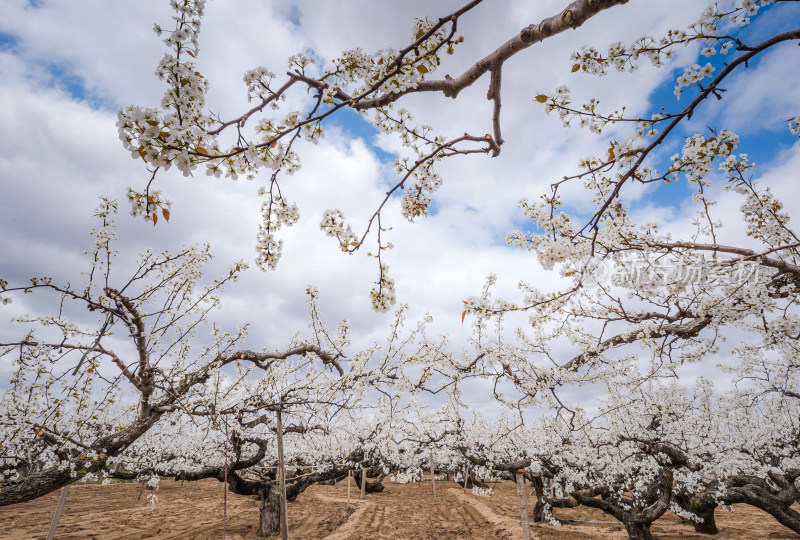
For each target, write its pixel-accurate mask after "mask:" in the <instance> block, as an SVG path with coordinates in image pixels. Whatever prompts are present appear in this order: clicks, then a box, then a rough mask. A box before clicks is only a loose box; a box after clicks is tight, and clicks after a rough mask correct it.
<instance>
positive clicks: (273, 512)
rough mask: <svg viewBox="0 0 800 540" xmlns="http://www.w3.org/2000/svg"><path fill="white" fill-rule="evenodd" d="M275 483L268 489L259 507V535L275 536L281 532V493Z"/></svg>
mask: <svg viewBox="0 0 800 540" xmlns="http://www.w3.org/2000/svg"><path fill="white" fill-rule="evenodd" d="M276 487H277V486H275V485H274V484H273V485H271V486H270V488H271V489H270V488H268V489H267V493H266V495H265V497H264V500H263V501H261V508H260V509H259V522H258V536H261V537H267V536H275V535H277V534H279V533H280V532H281V495H280V493H279V491H278V490H277V489H275V488H276Z"/></svg>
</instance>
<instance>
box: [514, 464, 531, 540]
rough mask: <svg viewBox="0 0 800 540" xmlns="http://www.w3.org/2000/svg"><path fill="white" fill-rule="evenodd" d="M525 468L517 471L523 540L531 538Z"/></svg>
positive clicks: (518, 501)
mask: <svg viewBox="0 0 800 540" xmlns="http://www.w3.org/2000/svg"><path fill="white" fill-rule="evenodd" d="M524 473H525V469H519V470H518V471H517V472H516V478H517V503H519V516H520V522H521V523H522V538H523V540H531V525H530V523H529V522H528V492H527V491H526V490H525V474H524Z"/></svg>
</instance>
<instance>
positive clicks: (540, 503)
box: [531, 476, 544, 523]
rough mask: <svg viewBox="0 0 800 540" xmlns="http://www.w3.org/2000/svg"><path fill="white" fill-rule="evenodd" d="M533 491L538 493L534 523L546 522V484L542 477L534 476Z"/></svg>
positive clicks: (534, 509)
mask: <svg viewBox="0 0 800 540" xmlns="http://www.w3.org/2000/svg"><path fill="white" fill-rule="evenodd" d="M531 484H532V485H533V491H534V492H535V493H536V504H534V505H533V522H534V523H543V522H544V482H543V481H542V477H541V476H534V477H533V478H532V479H531Z"/></svg>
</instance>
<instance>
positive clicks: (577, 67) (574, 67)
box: [572, 64, 581, 73]
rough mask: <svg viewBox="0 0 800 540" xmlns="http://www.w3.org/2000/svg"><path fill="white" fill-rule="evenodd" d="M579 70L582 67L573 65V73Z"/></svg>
mask: <svg viewBox="0 0 800 540" xmlns="http://www.w3.org/2000/svg"><path fill="white" fill-rule="evenodd" d="M579 69H581V65H580V64H573V65H572V73H575V72H576V71H578V70H579Z"/></svg>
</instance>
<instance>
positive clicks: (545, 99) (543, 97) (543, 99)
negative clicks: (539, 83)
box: [536, 94, 547, 103]
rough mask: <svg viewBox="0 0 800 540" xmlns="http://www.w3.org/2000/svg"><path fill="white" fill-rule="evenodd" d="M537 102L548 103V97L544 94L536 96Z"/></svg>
mask: <svg viewBox="0 0 800 540" xmlns="http://www.w3.org/2000/svg"><path fill="white" fill-rule="evenodd" d="M536 101H538V102H539V103H544V102H546V101H547V96H546V95H544V94H539V95H538V96H536Z"/></svg>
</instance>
